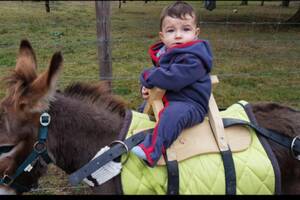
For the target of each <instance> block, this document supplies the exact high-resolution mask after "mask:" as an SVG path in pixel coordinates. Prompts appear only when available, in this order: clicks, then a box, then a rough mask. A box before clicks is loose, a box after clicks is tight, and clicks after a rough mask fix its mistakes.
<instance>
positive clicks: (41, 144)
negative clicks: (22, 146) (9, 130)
mask: <svg viewBox="0 0 300 200" xmlns="http://www.w3.org/2000/svg"><path fill="white" fill-rule="evenodd" d="M33 149H34V150H35V151H36V152H37V153H38V154H41V153H43V152H44V151H45V150H46V144H45V143H44V142H40V141H36V142H35V143H34V145H33Z"/></svg>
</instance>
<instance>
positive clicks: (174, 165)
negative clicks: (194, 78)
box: [163, 151, 179, 195]
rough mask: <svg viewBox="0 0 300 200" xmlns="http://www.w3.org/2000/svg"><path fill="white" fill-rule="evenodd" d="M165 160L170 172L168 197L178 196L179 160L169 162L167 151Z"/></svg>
mask: <svg viewBox="0 0 300 200" xmlns="http://www.w3.org/2000/svg"><path fill="white" fill-rule="evenodd" d="M163 156H164V160H165V162H166V166H167V172H168V188H167V194H168V195H178V194H179V170H178V162H177V160H171V161H170V160H168V155H167V151H166V153H164V154H163Z"/></svg>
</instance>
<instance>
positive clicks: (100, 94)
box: [64, 81, 127, 116]
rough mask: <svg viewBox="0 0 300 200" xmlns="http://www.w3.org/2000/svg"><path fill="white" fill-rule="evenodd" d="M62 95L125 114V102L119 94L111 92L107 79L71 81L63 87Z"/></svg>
mask: <svg viewBox="0 0 300 200" xmlns="http://www.w3.org/2000/svg"><path fill="white" fill-rule="evenodd" d="M64 95H65V96H68V97H71V98H76V99H78V100H81V101H84V102H85V103H90V104H94V105H101V106H104V107H105V108H106V109H108V110H109V111H111V112H113V113H118V114H119V115H121V116H125V112H126V108H127V103H126V102H125V101H124V100H123V99H122V98H121V97H120V96H118V95H114V94H112V93H111V89H110V87H109V84H108V82H107V81H101V82H100V83H98V84H87V83H80V82H77V83H73V84H71V85H69V86H68V87H66V88H65V90H64Z"/></svg>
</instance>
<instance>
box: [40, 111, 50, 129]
mask: <svg viewBox="0 0 300 200" xmlns="http://www.w3.org/2000/svg"><path fill="white" fill-rule="evenodd" d="M45 117H46V118H47V121H46V122H44V121H43V118H45ZM50 121H51V117H50V115H49V113H46V112H44V113H43V114H41V116H40V124H41V125H42V126H48V125H49V124H50Z"/></svg>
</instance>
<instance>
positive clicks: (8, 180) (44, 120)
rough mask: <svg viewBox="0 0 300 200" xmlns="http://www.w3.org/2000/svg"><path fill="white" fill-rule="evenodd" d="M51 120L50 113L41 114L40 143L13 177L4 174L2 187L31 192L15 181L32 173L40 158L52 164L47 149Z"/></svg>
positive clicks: (0, 182)
mask: <svg viewBox="0 0 300 200" xmlns="http://www.w3.org/2000/svg"><path fill="white" fill-rule="evenodd" d="M50 119H51V118H50V115H49V114H48V113H46V112H44V113H42V114H41V116H40V129H39V136H38V141H36V142H35V144H34V146H33V150H32V152H31V153H30V155H29V156H28V157H27V158H26V159H25V161H23V163H22V164H21V165H20V166H19V167H18V168H17V170H16V172H15V173H14V174H13V175H12V176H9V175H7V174H4V176H3V178H1V179H0V185H5V186H10V187H12V188H14V189H16V190H17V191H18V192H20V191H22V192H24V191H29V190H30V188H27V187H24V186H21V185H19V184H17V183H15V179H16V178H17V177H19V176H20V175H21V174H22V173H23V172H30V171H31V169H32V168H33V166H34V164H35V162H36V161H37V159H38V157H39V156H41V157H42V158H43V159H44V161H45V162H46V163H47V164H49V163H50V162H52V160H51V158H50V157H49V155H48V153H47V148H46V144H45V142H46V140H47V137H48V126H49V124H50ZM9 148H12V147H9ZM9 148H7V149H9ZM7 149H6V150H7ZM25 188H27V189H25Z"/></svg>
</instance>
